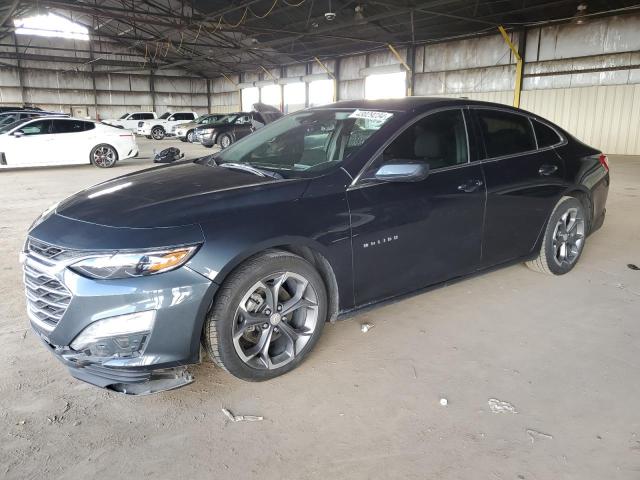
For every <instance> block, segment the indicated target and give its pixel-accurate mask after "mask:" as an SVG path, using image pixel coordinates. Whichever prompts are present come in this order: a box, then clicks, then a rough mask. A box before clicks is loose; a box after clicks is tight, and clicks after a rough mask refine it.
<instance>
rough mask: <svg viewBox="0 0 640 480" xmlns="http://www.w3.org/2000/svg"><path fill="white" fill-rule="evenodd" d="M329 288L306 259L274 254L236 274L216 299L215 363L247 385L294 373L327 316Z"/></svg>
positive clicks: (207, 334)
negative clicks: (244, 381) (327, 288)
mask: <svg viewBox="0 0 640 480" xmlns="http://www.w3.org/2000/svg"><path fill="white" fill-rule="evenodd" d="M326 304H327V297H326V289H325V286H324V283H323V281H322V279H321V277H320V275H319V274H318V272H317V271H316V270H315V268H314V267H313V266H312V265H311V264H310V263H309V262H307V261H306V260H304V259H303V258H301V257H298V256H297V255H294V254H291V253H289V252H282V251H275V250H274V251H269V252H266V253H264V254H261V255H258V256H256V257H253V258H252V259H250V260H248V261H247V262H246V263H245V264H243V265H242V266H241V267H239V268H238V269H237V270H236V271H235V272H233V273H232V274H231V275H230V277H229V279H228V280H227V281H225V283H224V284H223V286H222V287H221V289H220V291H219V292H218V294H217V295H216V300H215V302H214V306H213V308H212V311H211V313H210V316H209V318H208V319H207V323H206V325H205V331H204V343H205V347H206V349H207V351H208V353H209V355H210V357H211V358H212V359H213V360H214V362H215V363H216V364H218V365H219V366H221V367H223V368H224V369H226V370H227V371H229V372H230V373H232V374H233V375H235V376H237V377H239V378H242V379H245V380H252V381H256V380H267V379H269V378H273V377H276V376H278V375H281V374H283V373H285V372H288V371H289V370H291V369H293V368H295V366H297V365H298V364H299V363H300V362H301V361H302V360H303V358H304V357H305V356H306V355H307V353H308V352H309V351H310V350H311V349H312V348H313V345H314V344H315V343H316V342H317V340H318V338H319V337H320V334H321V331H322V328H323V326H324V323H325V321H326V317H327V308H326Z"/></svg>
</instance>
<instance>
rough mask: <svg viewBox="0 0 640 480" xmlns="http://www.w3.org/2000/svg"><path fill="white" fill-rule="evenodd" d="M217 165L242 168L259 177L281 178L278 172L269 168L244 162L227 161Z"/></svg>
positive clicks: (236, 168)
mask: <svg viewBox="0 0 640 480" xmlns="http://www.w3.org/2000/svg"><path fill="white" fill-rule="evenodd" d="M218 166H219V167H222V168H231V169H235V170H242V171H244V172H249V173H253V174H254V175H258V176H259V177H271V178H276V179H278V180H279V179H281V178H282V175H280V174H279V173H276V172H272V171H270V170H265V169H263V168H258V167H254V166H252V165H247V164H245V163H233V162H228V163H222V164H219V165H218Z"/></svg>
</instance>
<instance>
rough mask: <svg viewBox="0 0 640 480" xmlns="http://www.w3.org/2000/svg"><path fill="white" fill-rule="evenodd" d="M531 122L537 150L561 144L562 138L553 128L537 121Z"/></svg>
mask: <svg viewBox="0 0 640 480" xmlns="http://www.w3.org/2000/svg"><path fill="white" fill-rule="evenodd" d="M531 121H532V123H533V130H534V131H535V132H536V139H537V140H538V148H546V147H551V146H553V145H557V144H559V143H561V142H562V138H560V136H559V135H558V134H557V133H556V131H555V130H554V129H553V128H551V127H548V126H546V125H545V124H544V123H542V122H539V121H537V120H533V119H532V120H531Z"/></svg>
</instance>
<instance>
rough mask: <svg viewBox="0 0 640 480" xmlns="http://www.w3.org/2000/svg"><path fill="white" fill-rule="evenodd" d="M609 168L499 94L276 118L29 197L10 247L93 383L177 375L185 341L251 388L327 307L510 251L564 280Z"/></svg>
mask: <svg viewBox="0 0 640 480" xmlns="http://www.w3.org/2000/svg"><path fill="white" fill-rule="evenodd" d="M608 170H609V167H608V164H607V159H606V156H605V155H603V154H602V153H601V152H600V151H599V150H597V149H595V148H592V147H590V146H587V145H585V144H584V143H582V142H580V141H579V140H577V139H576V138H574V137H573V136H572V135H570V134H569V133H567V132H566V131H565V130H563V129H561V128H560V127H558V126H557V125H554V124H552V123H551V122H549V121H547V120H545V119H543V118H541V117H539V116H537V115H534V114H531V113H527V112H525V111H522V110H518V109H514V108H511V107H506V106H504V105H498V104H492V103H485V102H477V101H472V100H463V99H438V98H420V97H408V98H403V99H398V100H384V101H383V100H380V101H365V100H361V101H346V102H339V103H336V104H333V105H325V106H323V107H319V108H312V109H307V110H303V111H299V112H295V113H292V114H290V115H287V116H286V117H284V118H282V119H280V120H278V121H276V122H273V123H272V124H269V125H267V126H266V127H264V128H262V129H260V130H258V131H256V132H255V133H253V134H252V135H250V136H248V137H246V138H244V139H242V140H240V141H239V142H238V143H236V144H234V145H232V146H230V147H229V148H227V149H225V150H222V151H221V152H219V153H218V154H216V155H210V156H207V157H204V158H201V159H197V160H192V161H185V160H182V161H178V162H175V163H173V164H170V165H167V166H163V167H158V168H154V169H149V170H144V171H139V172H136V173H133V174H129V175H126V176H124V177H120V178H116V179H113V180H110V181H108V182H105V183H101V184H99V185H96V186H95V187H91V188H88V189H86V190H83V191H81V192H79V193H77V194H75V195H73V196H71V197H69V198H67V199H66V200H64V201H62V202H60V203H59V204H57V205H54V206H52V207H50V208H49V209H47V210H46V211H45V212H44V213H43V214H42V216H41V217H40V218H38V219H37V220H36V221H35V223H34V225H33V226H32V227H31V229H30V230H29V233H28V238H27V242H26V245H25V250H24V259H25V261H24V270H25V282H26V292H27V306H28V314H29V318H30V319H31V325H32V327H33V329H34V330H35V332H36V333H37V334H38V336H39V337H40V338H41V339H42V340H43V342H44V345H45V346H46V347H47V348H48V349H49V350H50V351H51V352H52V353H53V354H54V355H56V356H57V357H58V358H59V359H60V360H62V361H63V362H64V363H65V364H66V365H67V366H68V367H69V370H70V372H71V374H72V375H73V376H74V377H76V378H79V379H81V380H84V381H87V382H90V383H92V384H94V385H99V386H102V387H109V388H111V389H114V390H118V391H121V392H126V393H132V394H135V393H148V392H152V391H157V390H162V389H165V388H172V387H176V386H180V385H182V384H185V383H188V382H189V381H191V377H190V376H189V375H188V374H187V373H185V370H184V365H187V364H189V363H194V362H198V361H199V359H200V345H201V341H202V343H203V345H204V349H205V350H206V352H207V354H208V355H209V357H210V358H212V359H213V361H214V362H215V363H216V364H218V365H220V366H221V367H223V368H224V369H225V370H226V371H228V372H230V373H231V374H233V375H235V376H237V377H239V378H242V379H245V380H253V381H257V380H267V379H270V378H273V377H276V376H278V375H281V374H283V373H285V372H288V371H290V370H291V369H293V368H295V367H296V366H297V365H299V364H300V362H301V361H303V360H304V359H305V358H306V357H307V356H308V354H309V352H310V351H311V350H312V348H313V346H314V345H315V344H316V342H317V341H318V338H319V337H320V334H321V332H322V329H323V326H324V324H325V321H327V320H332V319H335V318H336V317H338V316H339V315H342V314H344V313H346V312H351V311H355V310H357V309H359V308H362V307H367V306H370V305H372V304H375V303H379V302H383V301H386V300H390V299H393V298H397V297H398V296H401V295H405V294H409V293H412V292H417V291H420V290H421V289H424V288H430V287H433V286H435V285H440V284H443V283H446V282H448V281H450V280H452V279H454V278H455V279H459V278H462V277H465V276H468V275H474V274H477V273H479V272H482V271H485V270H489V269H493V268H495V267H496V266H499V265H508V264H512V263H514V262H527V265H529V266H530V267H531V268H533V269H534V270H537V271H540V272H544V273H548V274H552V275H562V274H565V273H567V272H569V271H570V270H571V269H572V268H573V267H574V266H575V265H576V263H577V262H578V260H579V258H580V255H581V254H582V252H583V249H584V246H585V241H586V239H587V236H588V235H589V234H591V233H592V232H594V231H595V230H596V229H598V228H600V226H601V225H602V223H603V221H604V217H605V204H606V200H607V193H608V189H609V172H608ZM42 286H46V288H41V287H42ZM470 320H471V319H470Z"/></svg>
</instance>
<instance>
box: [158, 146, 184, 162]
mask: <svg viewBox="0 0 640 480" xmlns="http://www.w3.org/2000/svg"><path fill="white" fill-rule="evenodd" d="M182 157H184V153H180V149H179V148H176V147H169V148H165V149H164V150H162V151H161V152H160V153H157V154H156V155H155V156H154V157H153V163H171V162H175V161H176V160H180V159H181V158H182Z"/></svg>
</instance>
